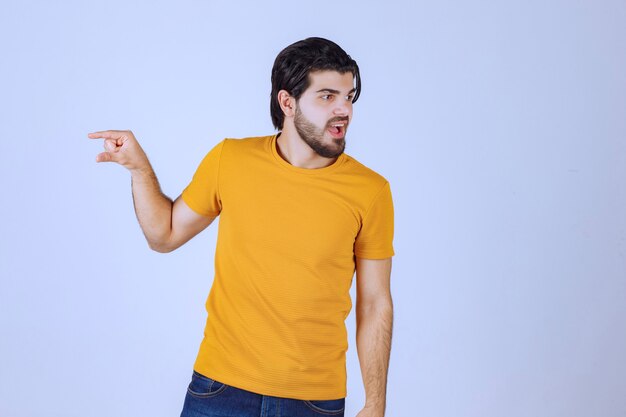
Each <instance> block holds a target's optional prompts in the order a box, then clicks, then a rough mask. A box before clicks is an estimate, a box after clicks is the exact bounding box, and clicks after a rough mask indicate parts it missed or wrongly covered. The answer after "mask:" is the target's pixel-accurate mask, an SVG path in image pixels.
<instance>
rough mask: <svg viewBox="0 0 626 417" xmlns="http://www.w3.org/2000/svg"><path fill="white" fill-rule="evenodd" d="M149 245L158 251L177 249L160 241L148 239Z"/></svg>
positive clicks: (168, 251)
mask: <svg viewBox="0 0 626 417" xmlns="http://www.w3.org/2000/svg"><path fill="white" fill-rule="evenodd" d="M148 247H149V248H150V249H152V250H153V251H155V252H158V253H170V252H172V251H173V250H174V249H176V248H175V247H172V246H168V245H166V244H163V243H160V242H150V241H148Z"/></svg>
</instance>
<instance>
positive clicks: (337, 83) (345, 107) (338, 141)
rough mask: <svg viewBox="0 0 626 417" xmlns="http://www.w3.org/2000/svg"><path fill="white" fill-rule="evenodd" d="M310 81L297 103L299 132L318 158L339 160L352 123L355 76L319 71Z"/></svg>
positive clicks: (296, 122)
mask: <svg viewBox="0 0 626 417" xmlns="http://www.w3.org/2000/svg"><path fill="white" fill-rule="evenodd" d="M309 80H310V85H309V88H307V89H306V91H305V92H304V93H302V96H300V98H299V99H298V101H297V102H296V110H295V114H294V120H293V122H294V125H295V128H296V131H297V132H298V135H300V137H301V138H302V140H303V141H305V142H306V143H307V144H308V145H309V146H310V147H311V149H313V150H314V151H315V152H316V153H317V154H318V155H320V156H323V157H326V158H336V157H338V156H339V155H341V153H342V152H343V151H344V149H345V147H346V140H345V138H346V132H347V130H348V124H349V123H350V120H351V119H352V98H353V97H354V86H353V75H352V73H351V72H347V73H345V74H340V73H338V72H336V71H316V72H312V73H310V74H309Z"/></svg>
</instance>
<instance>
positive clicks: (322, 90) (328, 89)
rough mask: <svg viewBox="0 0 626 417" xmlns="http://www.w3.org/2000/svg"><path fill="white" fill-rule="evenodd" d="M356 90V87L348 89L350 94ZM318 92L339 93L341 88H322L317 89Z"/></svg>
mask: <svg viewBox="0 0 626 417" xmlns="http://www.w3.org/2000/svg"><path fill="white" fill-rule="evenodd" d="M355 91H356V88H353V89H352V90H350V91H348V94H352V93H354V92H355ZM316 93H329V94H339V93H340V91H339V90H333V89H332V88H322V89H321V90H317V91H316Z"/></svg>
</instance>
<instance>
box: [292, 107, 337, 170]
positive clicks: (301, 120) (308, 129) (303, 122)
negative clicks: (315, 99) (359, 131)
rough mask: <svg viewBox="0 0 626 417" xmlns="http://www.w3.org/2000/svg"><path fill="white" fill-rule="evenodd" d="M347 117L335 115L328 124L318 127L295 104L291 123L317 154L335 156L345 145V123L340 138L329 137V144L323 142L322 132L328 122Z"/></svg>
mask: <svg viewBox="0 0 626 417" xmlns="http://www.w3.org/2000/svg"><path fill="white" fill-rule="evenodd" d="M347 119H348V118H347V117H342V118H340V117H336V118H334V119H331V120H329V122H328V125H327V126H326V127H325V128H324V129H320V128H318V127H317V126H315V125H314V124H313V123H311V122H310V121H309V120H308V119H307V118H306V117H304V115H303V114H302V112H301V111H300V107H299V106H297V105H296V114H295V116H294V119H293V124H294V125H295V127H296V132H298V135H300V137H301V138H302V140H304V141H305V142H306V144H307V145H309V146H310V147H311V149H313V150H314V151H315V152H316V153H317V154H318V155H320V156H323V157H325V158H336V157H338V156H339V155H341V154H342V153H343V150H344V149H345V147H346V140H345V137H346V135H345V131H346V130H345V129H347V127H348V126H347V125H346V127H345V128H344V135H343V137H342V138H331V140H332V144H330V145H326V144H324V133H325V132H326V128H328V127H329V126H330V123H334V122H336V121H338V120H347Z"/></svg>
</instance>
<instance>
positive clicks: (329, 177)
mask: <svg viewBox="0 0 626 417" xmlns="http://www.w3.org/2000/svg"><path fill="white" fill-rule="evenodd" d="M271 78H272V93H271V102H270V112H271V116H272V121H273V124H274V126H275V127H276V129H277V130H278V131H279V132H278V134H275V135H271V136H264V137H254V138H245V139H224V140H223V141H221V142H220V143H219V144H217V145H216V146H214V147H213V149H211V151H209V152H208V154H207V155H206V156H205V158H204V159H203V160H202V162H201V163H200V165H199V167H198V169H197V170H196V172H195V174H194V176H193V179H192V180H191V182H190V183H189V185H188V186H187V187H186V188H185V190H184V191H183V192H182V194H181V195H180V196H179V197H178V198H177V199H176V200H175V201H174V202H172V200H170V199H169V198H168V197H166V196H165V195H163V193H162V192H161V189H160V186H159V183H158V181H157V178H156V175H155V174H154V171H153V169H152V167H151V165H150V163H149V161H148V158H147V157H146V155H145V153H144V152H143V150H142V149H141V147H140V145H139V143H138V142H137V140H136V138H135V137H134V135H133V134H132V132H130V131H112V130H109V131H102V132H95V133H90V134H89V135H88V136H89V137H90V138H92V139H95V138H103V139H104V147H105V152H103V153H101V154H99V155H98V156H97V157H96V161H97V162H110V161H112V162H117V163H119V164H121V165H123V166H124V167H126V168H128V169H129V170H130V172H131V178H132V192H133V200H134V204H135V211H136V213H137V218H138V220H139V223H140V225H141V228H142V230H143V232H144V234H145V237H146V239H147V241H148V244H149V246H150V248H152V249H153V250H155V251H158V252H170V251H173V250H174V249H176V248H178V247H180V246H181V245H183V244H184V243H185V242H187V241H188V240H189V239H191V238H192V237H193V236H195V235H196V234H198V233H199V232H200V231H202V230H204V229H205V228H206V227H207V226H209V225H210V224H211V222H213V220H214V219H215V218H216V217H217V216H218V215H219V216H220V221H219V231H218V238H217V247H216V254H215V276H214V281H213V285H212V287H211V291H210V294H209V297H208V299H207V303H206V308H207V312H208V317H207V322H206V327H205V333H204V339H203V341H202V343H201V346H200V351H199V353H198V356H197V359H196V362H195V364H194V372H193V375H192V380H191V383H190V384H189V387H188V390H187V396H186V398H185V404H184V407H183V412H182V416H183V417H185V416H218V415H219V416H267V417H269V416H282V417H291V416H322V415H325V416H328V415H335V416H343V415H344V404H345V396H346V362H345V352H346V350H347V348H348V342H347V332H346V328H345V318H346V317H347V316H348V313H349V311H350V309H351V307H352V304H351V299H350V294H349V290H350V287H351V284H352V277H353V275H354V272H355V270H356V276H357V304H356V316H357V351H358V355H359V361H360V365H361V373H362V377H363V382H364V386H365V393H366V403H365V407H364V408H363V409H362V410H361V411H360V412H359V414H358V417H382V416H383V415H384V412H385V402H386V385H387V370H388V364H389V353H390V347H391V334H392V318H393V305H392V299H391V294H390V285H389V281H390V273H391V257H392V256H393V254H394V251H393V247H392V240H393V204H392V199H391V191H390V187H389V183H388V182H387V181H386V180H385V178H383V177H382V176H380V175H379V174H377V173H376V172H374V171H372V170H371V169H369V168H367V167H365V166H364V165H362V164H360V163H359V162H357V161H356V160H355V159H354V158H352V157H350V156H348V155H347V154H345V153H344V152H343V151H344V148H345V135H346V132H347V129H348V126H349V124H350V122H351V120H352V105H353V103H354V102H355V101H356V100H357V98H358V96H359V93H360V90H361V80H360V75H359V68H358V66H357V64H356V62H355V61H354V60H353V59H352V58H350V56H349V55H347V54H346V53H345V51H344V50H343V49H341V48H340V47H339V46H338V45H336V44H335V43H333V42H331V41H328V40H326V39H321V38H308V39H305V40H302V41H299V42H296V43H294V44H292V45H290V46H288V47H287V48H285V49H284V50H283V51H281V52H280V54H279V55H278V56H277V57H276V60H275V62H274V67H273V69H272V77H271ZM355 81H356V86H355V85H354V82H355Z"/></svg>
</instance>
